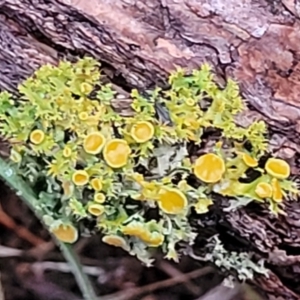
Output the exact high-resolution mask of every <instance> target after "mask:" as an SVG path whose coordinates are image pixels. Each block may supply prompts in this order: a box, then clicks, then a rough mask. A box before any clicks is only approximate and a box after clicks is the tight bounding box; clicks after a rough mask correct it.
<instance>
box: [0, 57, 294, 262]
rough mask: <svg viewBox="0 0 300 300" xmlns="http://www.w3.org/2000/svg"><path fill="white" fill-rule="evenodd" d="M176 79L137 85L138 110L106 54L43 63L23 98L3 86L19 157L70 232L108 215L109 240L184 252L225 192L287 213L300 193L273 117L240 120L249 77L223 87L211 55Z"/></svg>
mask: <svg viewBox="0 0 300 300" xmlns="http://www.w3.org/2000/svg"><path fill="white" fill-rule="evenodd" d="M169 85H170V86H169V87H168V88H166V89H160V88H156V89H154V90H152V91H148V92H147V93H145V94H143V95H141V94H140V93H139V92H138V91H137V90H132V93H131V98H132V103H131V109H132V111H133V114H132V115H122V114H119V113H117V112H116V111H115V110H114V109H113V107H112V101H113V100H114V99H115V94H116V92H115V91H114V90H113V89H112V87H111V85H109V84H104V83H102V82H101V76H100V72H99V64H98V63H97V62H96V61H95V60H93V59H91V58H83V59H80V60H78V62H76V63H74V64H72V63H70V62H61V63H60V64H59V65H58V66H56V67H54V66H50V65H45V66H42V67H41V68H40V69H39V70H37V71H36V72H35V74H34V75H33V76H32V77H30V78H28V79H27V80H26V81H24V82H23V83H22V84H21V85H20V87H19V92H20V95H21V96H20V99H15V98H14V97H13V96H12V95H11V94H9V93H8V92H2V93H1V94H0V133H1V135H2V136H3V137H5V138H6V139H7V140H9V141H10V142H11V146H12V147H11V154H10V159H11V162H12V163H13V164H15V166H16V168H17V169H18V171H19V174H20V176H22V177H23V179H24V180H25V181H26V182H27V183H28V184H29V185H30V186H31V187H32V188H33V189H34V191H35V192H36V193H38V194H39V207H38V209H39V210H40V211H42V212H43V214H44V218H45V219H47V220H48V221H47V224H48V226H49V228H50V230H51V231H52V232H53V233H54V234H56V236H57V237H58V238H59V239H61V240H64V241H68V242H75V241H76V240H77V234H78V236H79V235H80V233H81V232H82V231H84V232H86V231H88V230H89V229H90V228H91V225H92V224H96V225H95V228H94V230H92V232H95V231H97V230H99V231H101V233H102V234H103V235H104V237H103V239H102V240H103V242H105V243H107V244H109V245H114V246H117V247H121V248H123V249H125V250H126V251H128V252H129V253H130V254H132V255H136V256H137V257H138V258H139V259H141V260H142V261H143V262H145V263H146V264H151V262H152V258H151V255H152V254H151V253H152V251H150V248H157V247H158V248H160V249H161V250H162V252H163V253H164V254H165V256H166V258H168V259H173V260H175V261H178V259H179V255H178V253H177V251H176V245H177V244H178V242H181V241H184V242H186V243H189V244H190V243H193V241H194V239H195V236H196V233H195V232H193V229H192V226H191V224H190V223H189V216H190V215H191V214H192V213H193V212H196V213H197V214H205V213H207V212H209V210H210V208H211V207H213V205H214V199H215V195H216V194H219V195H222V196H226V197H229V198H231V199H229V200H230V201H233V199H235V201H236V202H237V203H249V202H250V200H251V201H258V202H259V203H262V204H264V203H268V204H269V207H270V209H271V211H272V213H275V214H278V213H283V212H284V201H285V199H288V198H295V195H296V197H297V196H298V194H299V191H298V188H297V185H296V183H295V182H293V181H292V180H290V179H288V176H289V174H290V168H289V166H288V164H287V163H286V162H284V161H282V160H279V159H278V158H272V157H271V154H270V153H267V146H268V144H267V142H268V141H267V135H266V133H267V132H266V124H265V123H264V122H263V121H255V122H253V124H251V125H250V126H249V127H240V126H238V125H237V124H236V122H235V118H236V116H237V114H239V113H240V112H242V111H243V110H244V108H245V105H244V101H243V100H242V98H241V96H240V93H239V89H238V85H237V83H235V82H234V81H233V80H231V79H229V80H228V82H227V85H226V86H225V87H224V88H223V89H220V88H219V87H218V86H217V84H216V83H215V82H214V78H213V74H212V72H211V69H210V67H209V65H208V64H204V65H203V66H202V67H201V68H200V69H199V70H194V71H193V72H192V74H190V75H187V74H186V73H185V71H184V70H183V69H177V70H176V71H174V72H172V73H171V74H170V76H169ZM208 132H213V133H214V135H213V138H212V139H211V140H210V141H209V143H208V144H209V145H208V146H207V139H209V138H207V136H208ZM191 149H192V150H191ZM266 157H270V158H269V160H267V163H266V164H265V165H264V161H265V160H266V159H262V158H266ZM249 169H250V170H254V171H255V172H256V173H257V174H259V176H258V177H256V178H249V177H248V175H247V174H248V173H249V172H248V170H249ZM250 173H251V172H250ZM244 179H247V180H246V181H245V180H244ZM262 187H268V189H269V190H268V191H267V192H265V193H262V191H263V190H264V191H266V189H265V188H264V189H262ZM270 189H271V191H272V193H271V192H270ZM290 195H292V196H293V197H289V196H290ZM245 199H250V200H249V201H248V200H247V201H245ZM233 206H235V207H238V206H239V205H238V204H237V205H233ZM149 212H150V213H149ZM150 216H151V217H150ZM87 224H91V225H90V226H87ZM66 226H67V227H66ZM66 228H67V229H66ZM67 233H68V234H67ZM69 233H70V234H69ZM67 235H68V236H67Z"/></svg>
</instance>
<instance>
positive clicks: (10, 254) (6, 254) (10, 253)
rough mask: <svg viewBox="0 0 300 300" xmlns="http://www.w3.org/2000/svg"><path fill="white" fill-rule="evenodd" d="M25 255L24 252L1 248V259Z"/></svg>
mask: <svg viewBox="0 0 300 300" xmlns="http://www.w3.org/2000/svg"><path fill="white" fill-rule="evenodd" d="M22 254H23V251H22V250H19V249H15V248H11V247H6V246H0V257H17V256H21V255H22Z"/></svg>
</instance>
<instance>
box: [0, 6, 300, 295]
mask: <svg viewBox="0 0 300 300" xmlns="http://www.w3.org/2000/svg"><path fill="white" fill-rule="evenodd" d="M299 17H300V9H299V3H298V1H290V0H282V1H280V0H272V1H267V0H266V1H248V0H220V1H206V0H181V1H176V0H135V1H133V0H123V1H121V0H93V1H85V0H0V89H6V90H10V91H15V90H16V86H17V84H18V83H19V82H20V81H21V80H22V79H24V78H26V77H27V76H29V75H31V74H32V72H33V71H34V70H35V69H37V68H38V67H39V66H40V65H42V64H45V63H51V64H56V63H57V62H58V60H59V59H60V58H62V57H66V58H68V59H72V58H73V57H75V56H81V55H83V54H90V55H92V56H94V57H95V58H97V59H98V60H100V61H101V62H104V63H105V68H106V71H107V72H106V73H107V75H108V76H110V77H111V79H112V80H113V82H115V83H117V84H120V83H121V82H123V84H122V85H123V86H122V87H123V88H125V89H126V88H130V87H137V88H139V89H145V88H150V87H152V86H154V85H155V84H159V85H163V84H164V80H165V78H166V75H167V74H168V73H169V72H170V71H171V70H173V69H174V68H175V67H176V66H182V67H184V68H186V69H187V70H188V71H191V70H192V69H194V68H197V67H199V66H200V65H201V64H202V63H203V62H204V61H207V62H209V63H211V64H212V65H213V66H214V70H215V73H216V78H217V81H218V83H219V84H220V85H221V86H222V85H224V84H225V83H226V78H228V77H233V78H234V79H236V80H237V81H238V82H239V84H240V87H241V92H242V94H243V96H244V98H245V99H246V100H247V102H248V104H249V110H248V111H246V112H245V113H244V115H243V116H241V117H240V118H239V119H238V122H239V123H241V124H245V125H246V124H247V123H249V122H251V121H252V120H254V119H264V120H265V121H266V122H267V123H268V124H269V125H270V150H271V151H272V152H273V153H274V154H275V155H278V156H281V157H283V158H284V159H288V160H289V162H290V163H291V165H292V167H293V168H292V170H293V174H294V175H296V176H299V172H300V169H299V154H300V148H299V136H300V101H299V95H300V81H299V78H300V75H299V74H300V20H299ZM121 103H122V104H123V105H125V106H124V108H126V105H127V104H126V103H128V102H125V104H124V101H123V102H120V104H121ZM250 109H251V110H250ZM222 205H224V206H226V201H225V200H223V201H221V206H222ZM286 212H287V215H286V216H281V217H279V218H275V217H272V216H270V215H269V214H268V212H267V210H266V211H264V210H261V209H260V210H255V209H253V208H252V207H249V208H243V209H239V210H237V211H235V212H222V214H221V215H220V216H218V221H219V222H221V227H222V228H223V229H222V230H224V231H227V232H228V234H230V235H231V236H233V235H234V237H233V238H236V237H238V238H240V239H242V240H243V242H244V243H245V245H247V247H250V248H251V250H252V251H254V252H255V253H256V254H257V255H258V256H259V257H260V256H264V257H266V258H267V261H268V263H269V268H270V270H272V273H271V277H270V278H269V279H266V278H258V279H256V284H258V285H259V286H260V288H261V289H262V290H264V291H265V292H266V293H267V294H268V297H269V298H270V299H300V288H299V286H300V221H299V220H300V204H299V203H286ZM250 248H249V249H250ZM275 274H276V275H275Z"/></svg>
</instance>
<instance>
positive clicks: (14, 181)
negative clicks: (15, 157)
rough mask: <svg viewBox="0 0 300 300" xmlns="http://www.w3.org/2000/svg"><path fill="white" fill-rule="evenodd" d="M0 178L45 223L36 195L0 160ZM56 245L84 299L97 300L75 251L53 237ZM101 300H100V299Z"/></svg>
mask: <svg viewBox="0 0 300 300" xmlns="http://www.w3.org/2000/svg"><path fill="white" fill-rule="evenodd" d="M0 177H2V178H3V179H4V181H5V183H6V184H8V185H9V186H10V187H11V188H12V189H13V190H15V191H16V192H17V195H18V196H19V197H20V198H21V199H22V200H23V201H24V202H25V203H26V204H27V206H28V207H29V208H31V210H32V211H33V212H34V213H35V215H36V216H37V217H38V218H39V219H40V221H41V222H43V211H42V210H41V209H40V208H39V206H38V201H37V197H36V195H35V193H34V192H33V191H32V190H31V188H30V187H29V186H28V185H27V184H26V182H24V181H23V180H22V179H21V178H20V177H19V176H18V175H17V173H16V171H15V169H14V168H13V167H12V166H10V165H9V164H8V163H6V162H5V161H4V160H3V159H2V158H0ZM53 238H54V240H55V242H56V244H57V245H58V246H59V247H60V249H61V251H62V252H63V254H64V256H65V258H66V260H67V261H68V262H69V264H70V265H71V266H72V270H73V274H74V276H75V278H76V281H77V283H78V285H79V287H80V289H81V292H82V294H83V297H84V299H86V300H95V299H97V296H96V294H95V292H94V289H93V288H92V285H91V283H90V281H89V279H88V277H87V276H86V274H85V273H84V272H83V270H82V267H81V265H80V263H79V260H78V258H77V255H76V254H75V253H74V251H73V249H72V248H71V247H70V246H69V245H66V244H64V243H62V242H60V241H58V240H57V239H56V238H55V237H54V236H53ZM98 299H99V298H98Z"/></svg>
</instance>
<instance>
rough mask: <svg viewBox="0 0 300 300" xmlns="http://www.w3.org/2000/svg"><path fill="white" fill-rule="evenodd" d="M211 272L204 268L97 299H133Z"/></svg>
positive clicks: (209, 268)
mask: <svg viewBox="0 0 300 300" xmlns="http://www.w3.org/2000/svg"><path fill="white" fill-rule="evenodd" d="M213 271H214V269H213V268H212V267H204V268H202V269H198V270H195V271H192V272H190V273H187V274H182V275H178V276H174V277H173V278H170V279H166V280H163V281H158V282H155V283H151V284H148V285H145V286H142V287H138V288H131V289H128V290H126V291H120V292H117V293H114V294H110V295H107V296H102V297H101V299H100V298H98V299H99V300H130V299H132V298H134V297H137V296H141V295H142V294H146V293H150V292H153V291H156V290H159V289H163V288H167V287H170V286H172V285H174V284H176V283H183V282H186V281H187V280H190V279H193V278H197V277H200V276H204V275H206V274H208V273H212V272H213Z"/></svg>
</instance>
